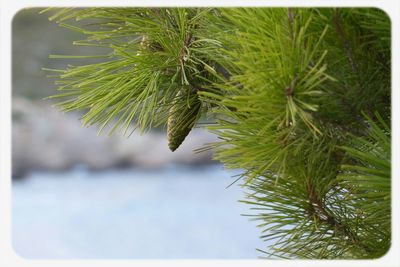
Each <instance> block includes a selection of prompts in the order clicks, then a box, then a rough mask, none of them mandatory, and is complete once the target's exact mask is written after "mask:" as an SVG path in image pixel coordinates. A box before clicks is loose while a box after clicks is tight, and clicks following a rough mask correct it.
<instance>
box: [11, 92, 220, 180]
mask: <svg viewBox="0 0 400 267" xmlns="http://www.w3.org/2000/svg"><path fill="white" fill-rule="evenodd" d="M12 104H13V107H12V110H13V123H12V174H13V177H21V176H23V175H24V174H26V173H27V172H30V171H32V170H52V171H57V170H66V169H70V168H72V167H74V166H86V167H87V168H89V169H94V170H101V169H106V168H116V167H121V166H127V167H130V166H137V167H142V168H159V167H163V166H164V165H167V164H188V165H197V164H198V165H202V164H210V163H213V161H212V159H211V158H212V152H211V151H205V152H201V153H197V154H196V153H194V152H193V150H194V149H198V148H201V147H203V145H204V144H206V143H210V142H214V141H216V140H217V138H216V136H215V135H213V134H211V133H208V132H207V131H205V130H204V129H194V130H192V132H191V133H190V134H189V136H187V137H186V140H185V141H184V143H183V144H182V145H181V147H179V149H178V150H177V151H175V152H170V151H169V149H168V146H167V138H166V134H165V133H163V132H156V131H150V132H148V133H146V134H144V135H140V134H139V133H138V132H134V133H133V134H132V135H131V136H130V137H129V138H127V137H124V136H122V135H121V134H118V133H116V134H114V135H113V136H111V137H109V136H108V135H107V133H106V132H104V133H103V134H102V135H99V136H98V135H97V130H98V129H97V128H96V127H90V128H85V127H82V126H81V122H80V121H79V115H78V114H77V113H68V114H63V113H62V112H60V110H58V109H57V108H54V107H51V106H50V105H49V104H48V103H45V102H43V103H37V102H31V101H29V100H26V99H24V98H14V99H13V102H12Z"/></svg>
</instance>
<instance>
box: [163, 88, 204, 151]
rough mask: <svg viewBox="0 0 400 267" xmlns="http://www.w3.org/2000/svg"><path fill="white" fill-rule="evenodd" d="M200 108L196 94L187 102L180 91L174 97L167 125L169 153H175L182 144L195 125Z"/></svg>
mask: <svg viewBox="0 0 400 267" xmlns="http://www.w3.org/2000/svg"><path fill="white" fill-rule="evenodd" d="M200 107H201V102H200V100H199V98H198V96H197V94H196V93H193V94H192V95H191V96H190V98H189V100H188V99H187V96H186V95H184V94H182V93H181V91H179V92H178V94H177V95H176V101H175V103H174V105H173V106H172V107H171V109H170V113H169V117H168V125H167V135H168V147H169V149H170V150H171V151H175V150H176V149H177V148H178V147H179V146H180V145H181V144H182V142H183V140H185V138H186V136H187V135H188V134H189V132H190V130H191V129H192V128H193V126H194V125H195V122H196V120H197V115H198V113H199V111H200Z"/></svg>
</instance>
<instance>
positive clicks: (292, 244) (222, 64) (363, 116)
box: [51, 8, 391, 258]
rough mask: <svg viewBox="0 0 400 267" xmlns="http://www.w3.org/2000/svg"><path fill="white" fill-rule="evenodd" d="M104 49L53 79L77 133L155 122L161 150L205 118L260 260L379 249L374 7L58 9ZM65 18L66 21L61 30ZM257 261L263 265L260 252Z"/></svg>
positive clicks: (385, 187)
mask: <svg viewBox="0 0 400 267" xmlns="http://www.w3.org/2000/svg"><path fill="white" fill-rule="evenodd" d="M51 19H56V20H57V22H58V23H60V25H62V26H64V27H67V28H69V29H71V30H76V31H79V32H81V33H84V34H85V35H86V36H87V40H84V41H77V42H76V44H78V45H87V46H99V47H108V48H110V53H109V54H107V55H104V58H105V59H104V61H103V62H101V63H96V64H91V65H84V66H76V67H75V66H70V67H69V68H68V69H66V70H61V71H60V70H56V75H57V76H56V77H58V82H57V84H58V85H59V89H60V90H61V91H62V92H61V94H59V95H56V96H54V97H55V98H64V99H65V100H64V101H63V102H60V107H61V108H62V109H63V110H65V111H70V110H83V111H85V112H86V114H85V115H84V116H83V123H84V124H87V125H91V124H97V125H99V126H100V129H102V128H104V127H105V126H106V125H108V124H110V123H111V124H113V125H114V127H113V128H112V131H114V130H115V129H117V128H119V127H122V128H124V129H125V130H127V129H129V127H130V126H131V125H132V123H133V122H135V123H136V125H138V126H139V127H140V128H141V129H142V130H146V129H148V128H150V127H152V126H157V125H167V121H169V123H168V138H169V140H170V147H171V149H172V150H174V149H176V148H177V147H178V146H179V145H180V143H181V142H182V141H183V139H184V138H185V137H186V135H187V133H188V132H189V131H190V129H191V128H192V127H193V126H194V125H195V123H196V121H198V119H199V118H200V117H201V116H203V117H204V118H207V119H212V120H214V121H215V124H214V125H212V126H210V127H208V129H209V130H210V131H212V132H214V133H216V134H217V135H218V136H219V137H220V139H221V141H220V142H218V143H215V144H212V145H211V147H212V148H213V149H215V151H216V156H215V157H216V159H218V160H220V161H221V162H223V163H224V164H225V166H226V167H227V168H235V169H241V170H243V173H242V176H241V178H242V179H243V187H244V190H246V191H247V199H246V200H244V202H245V203H249V204H251V205H252V207H253V209H254V211H255V213H254V214H252V215H251V216H253V217H254V219H255V220H258V221H259V222H260V224H259V226H260V228H261V230H262V238H263V239H265V240H273V241H274V245H272V246H270V247H268V248H266V249H264V248H261V249H260V251H261V252H263V253H265V256H267V257H282V258H376V257H380V256H382V255H383V254H385V253H386V252H387V250H388V249H389V247H390V240H391V231H390V219H391V216H390V201H391V198H390V177H391V176H390V172H391V165H390V152H391V151H390V150H391V149H390V133H391V130H390V113H391V110H390V90H391V89H390V74H391V73H390V70H391V68H390V64H391V62H390V56H391V53H390V21H389V19H388V18H387V16H386V15H385V14H384V13H383V12H382V11H380V10H377V9H315V8H314V9H305V8H303V9H300V8H278V9H277V8H220V9H200V8H169V9H164V8H163V9H158V8H157V9H150V8H90V9H78V10H74V9H62V10H57V11H56V14H55V15H54V16H52V17H51ZM73 19H75V21H73ZM262 255H264V254H262Z"/></svg>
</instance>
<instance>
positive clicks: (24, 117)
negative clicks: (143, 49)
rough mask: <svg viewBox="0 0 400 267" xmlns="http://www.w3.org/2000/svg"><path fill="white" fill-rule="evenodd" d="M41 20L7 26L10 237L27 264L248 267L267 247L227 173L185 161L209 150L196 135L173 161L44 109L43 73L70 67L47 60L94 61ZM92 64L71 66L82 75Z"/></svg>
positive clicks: (24, 17) (143, 142)
mask: <svg viewBox="0 0 400 267" xmlns="http://www.w3.org/2000/svg"><path fill="white" fill-rule="evenodd" d="M39 11H40V10H39V9H26V10H21V11H20V12H19V13H17V14H16V16H15V17H14V20H13V29H12V32H13V36H12V40H13V44H12V45H13V54H12V57H13V66H12V68H13V77H12V82H13V90H12V119H13V123H12V179H13V188H12V204H13V210H12V235H13V247H14V249H15V251H16V253H17V254H18V255H20V256H22V257H24V258H61V259H66V258H74V259H77V258H103V259H104V258H111V259H117V258H131V259H166V258H171V259H181V258H182V259H183V258H189V259H201V258H208V259H240V258H247V259H255V258H257V255H258V254H257V252H256V248H263V247H265V245H266V244H265V243H262V242H261V241H260V240H259V238H258V236H259V234H260V233H259V231H258V230H257V228H256V223H254V222H251V221H249V220H248V217H244V216H241V215H240V214H248V213H249V210H248V207H247V206H246V205H244V204H241V203H239V202H238V200H240V199H243V193H242V189H241V188H240V187H239V185H238V184H234V185H233V186H230V187H229V188H226V187H227V186H228V185H230V184H231V183H232V182H233V181H234V180H235V177H233V176H234V175H235V174H237V173H235V172H227V171H226V170H224V169H223V167H222V166H221V165H219V164H218V163H217V162H215V161H213V160H212V152H211V151H206V152H202V153H200V154H195V153H194V152H193V150H194V149H197V148H200V147H202V145H203V144H205V143H209V142H213V141H216V137H215V136H213V135H212V134H210V133H207V132H206V131H204V130H203V129H195V130H193V131H192V132H191V133H190V135H189V136H188V137H187V138H186V140H185V142H184V143H183V145H182V146H181V147H180V148H179V149H178V150H177V151H176V152H174V153H172V152H170V151H169V150H168V146H167V138H166V133H165V132H164V131H162V130H155V131H151V132H149V133H147V134H145V135H142V136H141V135H139V134H138V133H134V134H133V135H131V136H130V137H129V138H126V137H124V136H122V135H119V134H115V135H113V136H112V137H108V136H107V135H106V134H103V135H100V136H98V135H97V129H96V128H84V127H81V123H80V121H79V117H80V115H81V114H78V113H69V114H63V113H61V112H60V111H59V110H57V109H56V108H54V107H52V104H54V103H52V102H51V101H50V100H44V99H43V98H44V97H46V96H49V95H53V94H55V93H56V92H55V86H54V85H53V81H52V80H51V79H50V78H48V77H46V76H47V75H48V74H49V73H48V72H46V71H43V70H42V68H50V69H64V68H65V67H66V64H67V62H66V61H65V60H60V59H51V60H49V59H48V56H49V54H73V55H80V54H83V55H87V54H91V55H93V54H95V53H99V54H101V53H102V51H100V50H98V49H97V50H95V51H93V49H91V48H84V47H75V46H73V45H72V42H73V41H74V40H79V39H82V38H83V37H82V36H80V35H79V34H77V33H74V32H71V31H69V30H66V29H64V28H61V27H59V26H57V25H56V24H55V23H54V22H49V21H48V17H47V16H48V15H47V14H43V15H40V14H39ZM89 62H95V61H94V60H91V61H89V60H87V59H86V60H85V61H82V60H76V59H74V60H68V64H76V65H79V64H87V63H89Z"/></svg>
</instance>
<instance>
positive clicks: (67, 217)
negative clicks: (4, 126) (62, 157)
mask: <svg viewBox="0 0 400 267" xmlns="http://www.w3.org/2000/svg"><path fill="white" fill-rule="evenodd" d="M232 175H233V173H228V172H226V171H224V170H223V169H222V167H221V166H219V165H216V166H209V167H202V168H195V169H193V168H187V167H176V166H170V167H168V168H163V169H159V170H135V169H126V170H110V171H102V172H90V171H87V170H85V169H76V170H73V171H69V172H65V173H49V172H37V173H33V174H31V175H30V176H29V177H27V179H24V180H21V181H16V182H14V183H13V191H12V193H13V214H12V219H13V222H12V226H13V229H12V234H13V247H14V249H15V251H16V253H17V254H19V255H20V256H22V257H25V258H58V259H60V258H61V259H70V258H71V259H79V258H101V259H106V258H109V259H127V258H128V259H167V258H172V259H183V258H187V259H204V258H207V259H239V258H246V259H256V258H257V257H258V256H260V255H259V254H258V253H257V252H256V248H265V247H266V244H265V243H263V242H262V241H261V240H260V239H259V238H258V236H259V234H260V233H259V230H258V229H257V228H256V224H255V223H254V222H250V221H249V220H248V218H247V217H244V216H240V214H243V213H249V210H248V208H249V207H248V206H247V205H245V204H242V203H239V202H238V200H239V199H243V194H242V189H241V188H240V187H239V186H238V185H236V184H235V185H233V186H231V187H229V188H226V186H227V185H229V184H230V183H231V182H232V181H233V180H234V178H232Z"/></svg>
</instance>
